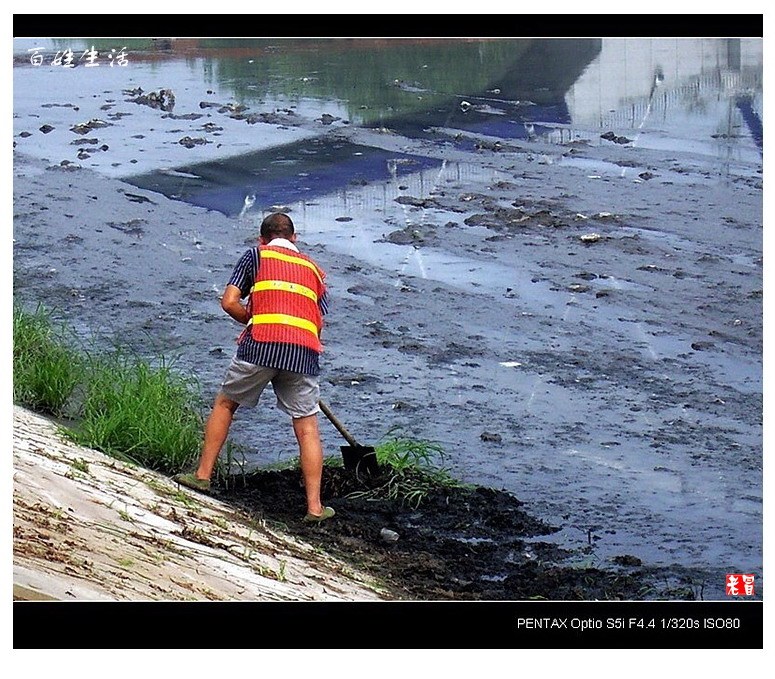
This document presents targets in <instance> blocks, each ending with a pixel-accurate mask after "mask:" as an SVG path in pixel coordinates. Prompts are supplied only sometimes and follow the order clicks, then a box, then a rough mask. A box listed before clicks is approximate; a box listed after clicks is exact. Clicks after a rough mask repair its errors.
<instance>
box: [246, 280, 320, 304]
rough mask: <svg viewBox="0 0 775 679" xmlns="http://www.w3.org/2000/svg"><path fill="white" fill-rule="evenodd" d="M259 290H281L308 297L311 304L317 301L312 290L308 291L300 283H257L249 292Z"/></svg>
mask: <svg viewBox="0 0 775 679" xmlns="http://www.w3.org/2000/svg"><path fill="white" fill-rule="evenodd" d="M260 290H283V291H285V292H295V293H296V294H298V295H304V296H305V297H309V298H310V299H311V300H312V301H313V302H317V301H318V296H317V295H316V294H315V292H314V290H310V289H309V288H308V287H307V286H306V285H301V284H300V283H288V282H287V281H258V282H257V283H256V284H255V285H254V286H253V287H252V288H251V289H250V291H251V292H258V291H260Z"/></svg>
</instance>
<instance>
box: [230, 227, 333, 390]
mask: <svg viewBox="0 0 775 679" xmlns="http://www.w3.org/2000/svg"><path fill="white" fill-rule="evenodd" d="M271 245H273V246H280V247H287V248H289V249H292V250H296V252H298V249H297V248H296V246H294V245H293V244H292V243H291V242H290V241H287V240H284V239H275V240H273V241H272V242H271ZM260 259H261V255H260V253H259V249H258V248H250V250H247V251H246V252H245V253H244V254H243V255H242V257H240V260H239V261H238V262H237V266H235V267H234V271H233V272H232V274H231V278H230V279H229V283H228V284H229V285H234V286H235V287H238V288H239V289H240V297H241V298H242V299H245V297H247V296H248V295H249V294H250V290H251V288H252V287H253V284H254V283H255V282H256V274H257V273H258V268H259V266H260V265H261V262H260ZM318 306H319V307H320V313H321V314H323V315H325V314H326V313H327V312H328V297H327V295H325V294H324V295H323V296H322V297H321V298H320V299H319V300H318ZM236 357H237V358H238V359H240V360H241V361H247V362H248V363H254V364H255V365H263V366H266V367H267V368H277V369H279V370H289V371H290V372H295V373H301V374H303V375H319V374H320V361H319V358H320V356H319V354H318V353H317V352H316V351H314V350H313V349H310V348H308V347H302V346H299V345H297V344H285V343H282V342H256V340H254V339H253V337H252V336H251V334H250V331H247V332H244V333H242V336H241V338H240V341H239V345H238V346H237V355H236Z"/></svg>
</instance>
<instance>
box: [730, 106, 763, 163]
mask: <svg viewBox="0 0 775 679" xmlns="http://www.w3.org/2000/svg"><path fill="white" fill-rule="evenodd" d="M735 105H736V106H737V108H738V110H739V111H740V114H741V115H742V117H743V121H744V122H745V124H746V125H747V127H748V130H749V131H750V133H751V136H752V137H753V140H754V141H755V142H756V145H757V146H758V147H759V150H760V151H762V152H763V151H764V125H763V124H762V119H761V118H760V117H759V116H758V114H757V113H756V111H755V110H754V108H753V100H752V99H751V97H738V98H737V100H736V101H735Z"/></svg>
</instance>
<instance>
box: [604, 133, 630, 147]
mask: <svg viewBox="0 0 775 679" xmlns="http://www.w3.org/2000/svg"><path fill="white" fill-rule="evenodd" d="M600 138H601V139H605V140H607V141H612V142H613V143H614V144H631V143H632V139H628V138H627V137H620V136H617V135H616V134H614V133H613V132H605V133H604V134H601V135H600Z"/></svg>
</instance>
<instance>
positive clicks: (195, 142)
mask: <svg viewBox="0 0 775 679" xmlns="http://www.w3.org/2000/svg"><path fill="white" fill-rule="evenodd" d="M210 143H211V142H209V141H207V139H204V138H202V137H195V138H194V137H189V136H188V135H186V136H185V137H183V138H182V139H179V140H178V144H180V145H181V146H185V147H186V148H187V149H192V148H194V147H195V146H202V145H203V144H210Z"/></svg>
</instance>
